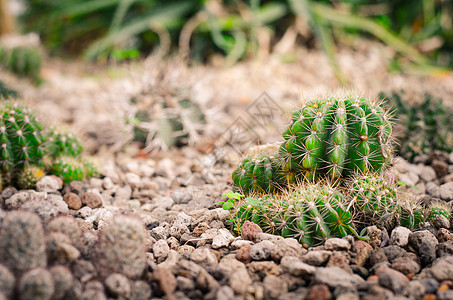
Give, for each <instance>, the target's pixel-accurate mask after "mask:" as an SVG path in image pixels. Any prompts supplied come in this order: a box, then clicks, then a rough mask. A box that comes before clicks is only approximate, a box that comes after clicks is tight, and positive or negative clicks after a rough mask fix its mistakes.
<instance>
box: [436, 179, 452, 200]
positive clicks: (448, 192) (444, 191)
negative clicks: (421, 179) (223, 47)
mask: <svg viewBox="0 0 453 300" xmlns="http://www.w3.org/2000/svg"><path fill="white" fill-rule="evenodd" d="M439 193H440V198H441V199H442V200H446V201H450V200H453V182H447V183H444V184H442V185H441V186H440V187H439Z"/></svg>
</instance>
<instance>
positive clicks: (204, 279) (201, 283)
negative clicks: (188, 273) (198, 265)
mask: <svg viewBox="0 0 453 300" xmlns="http://www.w3.org/2000/svg"><path fill="white" fill-rule="evenodd" d="M196 282H197V287H198V288H199V289H200V290H202V291H204V292H207V291H211V290H213V289H216V288H218V287H219V283H218V282H217V280H215V278H214V277H213V276H212V275H211V274H209V273H208V271H206V270H205V269H200V272H199V273H198V276H196Z"/></svg>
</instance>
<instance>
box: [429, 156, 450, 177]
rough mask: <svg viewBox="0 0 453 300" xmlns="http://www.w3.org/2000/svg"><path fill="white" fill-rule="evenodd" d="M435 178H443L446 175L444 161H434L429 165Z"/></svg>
mask: <svg viewBox="0 0 453 300" xmlns="http://www.w3.org/2000/svg"><path fill="white" fill-rule="evenodd" d="M431 165H432V167H433V169H434V171H435V172H436V174H437V177H444V176H445V175H447V174H448V164H447V163H446V162H445V161H442V160H439V159H434V160H433V162H432V163H431Z"/></svg>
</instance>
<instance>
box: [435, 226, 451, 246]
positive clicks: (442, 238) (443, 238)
mask: <svg viewBox="0 0 453 300" xmlns="http://www.w3.org/2000/svg"><path fill="white" fill-rule="evenodd" d="M437 240H438V241H439V243H444V242H448V241H450V240H453V233H451V232H450V231H449V230H448V229H445V228H439V231H438V232H437Z"/></svg>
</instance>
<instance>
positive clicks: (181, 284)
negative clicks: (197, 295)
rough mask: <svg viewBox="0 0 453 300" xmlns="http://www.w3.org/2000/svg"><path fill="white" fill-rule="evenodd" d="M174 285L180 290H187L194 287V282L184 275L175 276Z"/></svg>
mask: <svg viewBox="0 0 453 300" xmlns="http://www.w3.org/2000/svg"><path fill="white" fill-rule="evenodd" d="M176 286H177V287H178V288H177V289H178V290H180V291H184V292H188V291H192V290H194V289H195V282H194V281H193V280H192V279H189V278H187V277H184V276H178V277H176Z"/></svg>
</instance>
